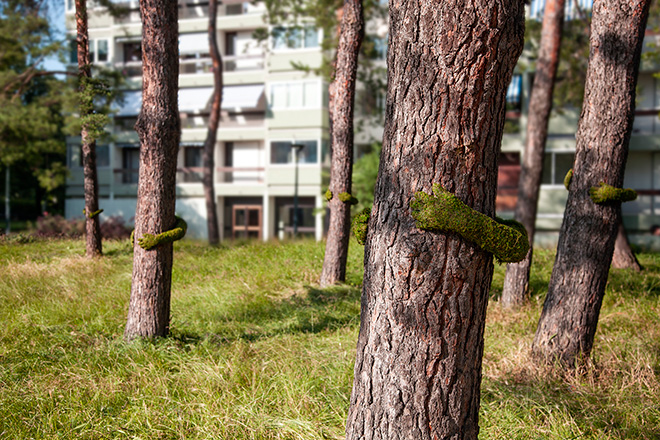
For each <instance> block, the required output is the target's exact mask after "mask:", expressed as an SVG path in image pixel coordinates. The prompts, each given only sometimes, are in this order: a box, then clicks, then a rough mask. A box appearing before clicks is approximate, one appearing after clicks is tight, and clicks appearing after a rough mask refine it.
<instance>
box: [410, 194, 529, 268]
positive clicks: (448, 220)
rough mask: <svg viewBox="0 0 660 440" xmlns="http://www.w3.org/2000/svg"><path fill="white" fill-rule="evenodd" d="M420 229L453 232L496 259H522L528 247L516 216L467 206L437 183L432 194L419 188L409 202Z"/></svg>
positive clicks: (509, 261) (504, 260)
mask: <svg viewBox="0 0 660 440" xmlns="http://www.w3.org/2000/svg"><path fill="white" fill-rule="evenodd" d="M410 208H411V209H412V216H413V218H414V219H415V222H416V223H415V224H416V226H417V227H418V228H419V229H422V230H426V231H440V232H454V233H456V234H458V235H460V236H461V237H462V238H464V239H466V240H468V241H471V242H473V243H475V244H477V245H478V246H479V247H481V248H482V249H483V250H485V251H488V252H490V253H492V254H494V255H495V257H496V258H497V260H498V261H499V262H501V263H502V262H503V263H515V262H518V261H521V260H522V259H523V258H525V255H527V251H528V250H529V241H528V238H527V231H526V230H525V227H524V226H523V225H522V224H520V223H518V222H517V221H515V220H503V219H500V218H496V219H495V220H494V219H492V218H490V217H488V216H487V215H484V214H482V213H480V212H477V211H475V210H474V209H472V208H470V207H469V206H467V205H466V204H465V203H463V202H462V201H461V200H459V198H458V197H456V196H455V195H453V194H452V193H450V192H449V191H447V190H445V189H444V188H443V187H442V186H440V184H437V183H436V184H434V185H433V195H430V194H426V193H425V192H421V191H420V192H418V193H416V194H415V197H414V198H413V200H411V202H410Z"/></svg>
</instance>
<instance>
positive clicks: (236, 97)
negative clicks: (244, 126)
mask: <svg viewBox="0 0 660 440" xmlns="http://www.w3.org/2000/svg"><path fill="white" fill-rule="evenodd" d="M265 108H266V99H265V97H264V86H263V84H257V85H249V86H230V87H225V88H224V90H223V92H222V109H223V110H228V111H234V112H240V111H243V110H265Z"/></svg>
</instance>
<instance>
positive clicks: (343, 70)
mask: <svg viewBox="0 0 660 440" xmlns="http://www.w3.org/2000/svg"><path fill="white" fill-rule="evenodd" d="M363 36H364V17H363V14H362V0H345V1H344V7H343V11H342V19H341V31H340V34H339V44H338V46H337V55H336V60H335V79H334V81H333V82H332V85H331V88H332V93H331V94H330V97H331V102H330V107H331V111H330V117H331V119H332V121H331V123H330V127H331V133H330V139H331V142H332V166H331V169H330V186H329V188H328V189H329V190H330V191H331V192H332V199H330V201H329V203H328V205H329V207H330V226H329V228H328V239H327V242H326V245H325V257H324V260H323V272H322V273H321V286H322V287H325V286H329V285H332V284H335V283H338V282H343V281H345V280H346V258H347V256H348V238H349V235H350V220H351V199H350V198H349V196H347V194H350V193H351V178H352V174H353V107H354V103H355V78H356V76H357V67H358V54H359V52H360V45H361V44H362V38H363ZM342 199H343V200H342Z"/></svg>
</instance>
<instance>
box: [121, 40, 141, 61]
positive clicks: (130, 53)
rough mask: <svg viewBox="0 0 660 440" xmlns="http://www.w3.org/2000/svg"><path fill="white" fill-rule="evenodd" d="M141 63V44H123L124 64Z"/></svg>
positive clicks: (137, 42) (133, 42)
mask: <svg viewBox="0 0 660 440" xmlns="http://www.w3.org/2000/svg"><path fill="white" fill-rule="evenodd" d="M132 61H142V43H141V42H139V41H131V42H128V43H124V62H125V63H130V62H132Z"/></svg>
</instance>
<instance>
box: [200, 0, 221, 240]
mask: <svg viewBox="0 0 660 440" xmlns="http://www.w3.org/2000/svg"><path fill="white" fill-rule="evenodd" d="M217 11H218V0H210V1H209V31H208V32H209V50H210V52H211V60H212V61H213V85H214V89H213V103H212V104H211V115H210V117H209V127H208V132H207V133H206V141H205V142H204V152H203V154H202V166H203V167H204V176H203V178H202V183H203V185H204V198H205V200H206V224H207V228H208V234H209V244H210V245H212V246H215V245H217V244H218V243H219V242H220V233H219V231H218V214H217V210H216V206H215V187H214V185H213V171H214V169H215V158H214V154H215V142H216V138H217V133H218V126H219V125H220V108H221V107H220V106H221V104H222V88H223V78H222V75H223V65H222V55H220V51H219V50H218V36H217V33H216V25H215V23H216V16H217V14H218V12H217Z"/></svg>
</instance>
